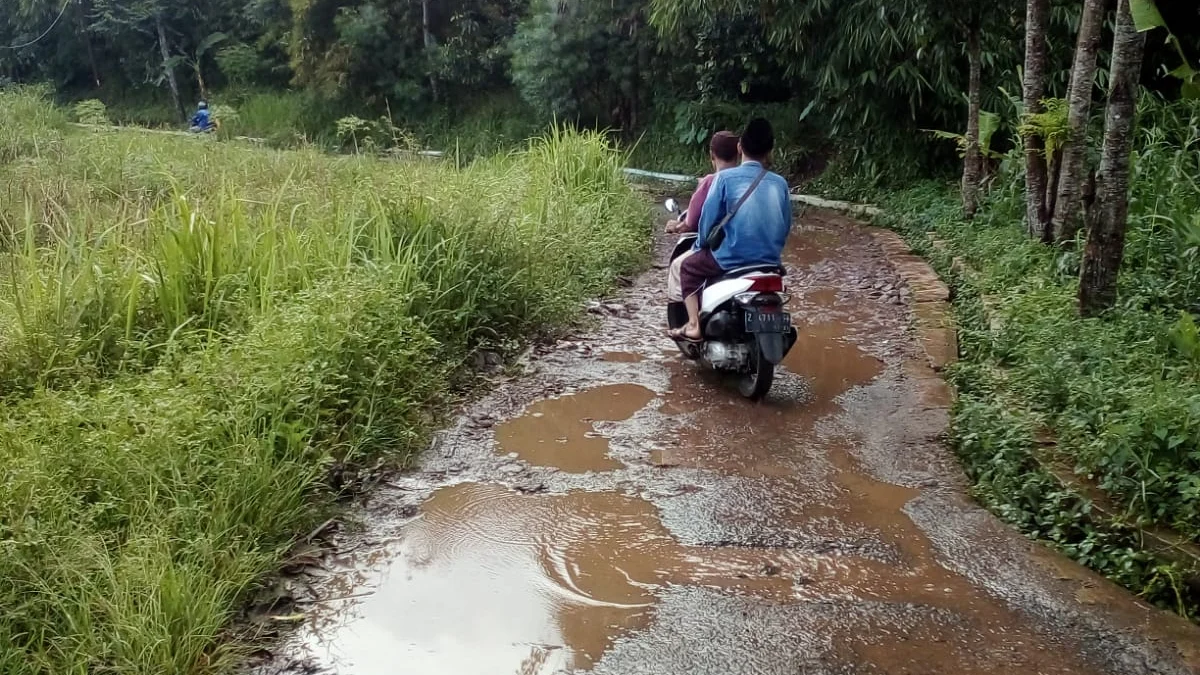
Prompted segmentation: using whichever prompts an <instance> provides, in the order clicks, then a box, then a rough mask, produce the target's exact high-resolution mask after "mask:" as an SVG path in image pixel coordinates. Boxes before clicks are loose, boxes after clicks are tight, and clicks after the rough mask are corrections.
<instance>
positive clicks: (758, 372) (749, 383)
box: [738, 342, 775, 401]
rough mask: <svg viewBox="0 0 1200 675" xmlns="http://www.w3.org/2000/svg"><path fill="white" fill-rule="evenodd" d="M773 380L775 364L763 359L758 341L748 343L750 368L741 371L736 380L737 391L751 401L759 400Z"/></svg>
mask: <svg viewBox="0 0 1200 675" xmlns="http://www.w3.org/2000/svg"><path fill="white" fill-rule="evenodd" d="M774 382H775V364H773V363H771V362H770V361H768V360H766V359H764V358H763V357H762V353H761V352H760V351H759V348H758V343H757V342H755V343H752V344H751V345H750V370H749V371H748V372H746V373H742V376H741V379H740V380H739V381H738V392H739V393H741V395H742V396H745V397H746V398H748V399H750V400H751V401H761V400H762V399H764V398H766V396H767V392H768V391H770V390H771V385H772V384H773V383H774Z"/></svg>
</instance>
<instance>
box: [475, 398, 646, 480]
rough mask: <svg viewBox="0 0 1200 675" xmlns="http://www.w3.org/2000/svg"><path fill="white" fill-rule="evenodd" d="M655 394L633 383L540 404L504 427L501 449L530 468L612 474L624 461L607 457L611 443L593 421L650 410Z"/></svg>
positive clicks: (623, 417) (499, 434) (498, 436)
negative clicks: (533, 466)
mask: <svg viewBox="0 0 1200 675" xmlns="http://www.w3.org/2000/svg"><path fill="white" fill-rule="evenodd" d="M653 397H654V392H652V391H650V390H649V389H647V388H645V387H639V386H637V385H630V384H612V385H606V386H603V387H598V388H596V389H590V390H587V391H585V392H582V393H579V394H572V395H568V396H562V397H559V398H553V399H549V400H546V401H539V402H537V403H535V404H533V405H532V406H530V409H529V410H528V411H527V412H526V413H525V414H524V415H522V416H521V417H518V418H516V419H514V420H511V421H509V422H505V423H504V424H502V425H500V427H499V428H498V429H497V430H496V440H497V441H499V443H500V451H501V452H503V453H511V455H515V457H519V458H521V459H523V460H525V461H527V462H529V463H530V464H536V465H538V466H549V467H556V468H558V469H561V470H563V471H570V472H573V473H582V472H585V471H610V470H612V469H619V468H620V467H621V464H620V462H617V461H616V460H614V459H612V458H610V457H609V456H608V440H607V439H606V438H605V437H604V436H603V435H602V434H601V433H600V432H599V431H597V429H596V428H595V424H594V422H596V421H601V422H605V421H607V422H620V421H623V420H627V419H629V417H630V416H632V415H633V414H634V413H635V412H637V411H638V410H640V409H642V408H643V407H645V405H646V403H648V402H649V401H650V399H652V398H653Z"/></svg>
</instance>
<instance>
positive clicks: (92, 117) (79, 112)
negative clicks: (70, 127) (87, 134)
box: [73, 98, 110, 126]
mask: <svg viewBox="0 0 1200 675" xmlns="http://www.w3.org/2000/svg"><path fill="white" fill-rule="evenodd" d="M73 110H74V112H75V121H77V122H79V123H80V124H93V125H96V126H108V125H109V124H110V122H109V121H108V107H107V106H105V105H104V102H103V101H100V100H97V99H94V98H89V99H87V100H86V101H80V102H79V103H76V104H75V106H74V108H73Z"/></svg>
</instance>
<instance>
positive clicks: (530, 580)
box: [310, 484, 792, 675]
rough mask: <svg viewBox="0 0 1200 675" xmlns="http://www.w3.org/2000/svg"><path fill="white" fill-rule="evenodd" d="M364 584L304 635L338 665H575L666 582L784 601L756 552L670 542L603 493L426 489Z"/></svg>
mask: <svg viewBox="0 0 1200 675" xmlns="http://www.w3.org/2000/svg"><path fill="white" fill-rule="evenodd" d="M396 553H397V555H395V556H394V557H393V558H392V561H391V562H390V564H389V567H388V568H387V569H386V570H385V571H384V572H383V574H382V578H381V583H380V585H379V587H378V588H377V590H376V591H375V593H374V594H373V595H372V596H370V598H369V599H368V600H366V601H364V602H363V604H361V605H360V606H359V607H358V611H357V612H356V613H355V615H354V616H352V617H351V618H350V619H349V620H348V621H346V622H345V623H343V624H342V625H340V626H338V627H337V628H336V629H335V630H334V631H332V632H331V633H326V634H323V635H322V638H321V640H320V642H319V643H318V642H316V641H312V642H311V643H310V648H312V650H313V651H314V652H315V653H320V652H324V655H325V657H326V658H327V659H328V660H329V661H331V662H333V663H336V664H337V666H338V668H339V672H342V673H346V674H351V673H353V674H355V675H376V674H379V675H382V674H384V673H388V674H389V675H390V674H391V673H395V672H398V671H397V666H398V665H402V668H401V671H402V672H411V673H421V674H422V675H442V674H444V675H472V674H475V673H478V674H479V675H485V674H486V675H491V674H493V673H504V672H508V673H512V672H517V673H521V674H523V675H548V674H549V673H557V672H561V671H562V670H564V669H573V668H578V669H588V668H590V667H591V666H592V665H593V664H594V663H595V662H596V661H597V660H598V659H599V658H600V656H601V655H602V654H603V653H604V651H605V650H607V649H608V648H609V646H611V644H612V641H613V640H614V639H615V638H616V637H617V636H619V635H621V634H623V633H626V632H628V631H630V630H632V629H635V628H637V627H639V626H644V625H646V624H647V622H648V621H649V620H650V617H651V616H652V611H653V606H654V602H655V595H654V591H655V590H656V589H658V588H660V587H662V586H664V585H668V584H688V585H701V586H710V587H714V588H722V589H727V590H732V591H735V592H745V593H753V594H754V595H756V596H761V597H766V598H771V599H778V600H781V601H782V600H788V599H790V598H791V597H792V581H791V579H790V577H788V576H786V575H784V574H781V573H780V570H782V569H783V567H782V563H775V562H772V559H771V556H770V555H769V554H768V553H763V552H754V551H743V550H740V549H720V548H716V549H707V548H689V547H684V546H681V545H679V544H678V543H677V542H676V541H675V540H674V538H672V537H671V535H670V533H669V532H668V531H667V530H666V528H665V527H664V526H663V525H662V523H661V522H660V521H659V518H658V512H657V510H656V509H655V508H654V507H653V506H652V505H651V504H650V503H649V502H646V501H644V500H641V499H637V498H633V497H628V496H625V495H621V494H617V493H612V492H574V493H570V494H566V495H521V494H517V493H514V492H510V491H508V490H506V489H504V488H502V487H499V486H492V485H479V484H462V485H457V486H453V487H449V488H444V489H442V490H439V491H437V492H436V493H435V494H434V496H433V497H432V498H431V499H429V501H427V502H426V503H425V504H424V505H423V506H422V509H421V516H420V517H419V518H417V519H416V520H414V521H413V522H412V523H410V524H409V525H407V526H406V527H405V528H404V530H403V532H402V533H401V535H400V544H399V551H397V552H396Z"/></svg>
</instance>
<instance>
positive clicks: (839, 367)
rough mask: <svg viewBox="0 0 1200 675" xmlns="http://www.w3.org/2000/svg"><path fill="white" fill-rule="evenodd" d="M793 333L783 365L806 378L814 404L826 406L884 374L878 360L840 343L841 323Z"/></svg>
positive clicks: (820, 325) (843, 334)
mask: <svg viewBox="0 0 1200 675" xmlns="http://www.w3.org/2000/svg"><path fill="white" fill-rule="evenodd" d="M796 330H797V333H798V335H797V338H796V344H795V346H794V347H792V350H791V351H790V352H788V354H787V356H786V357H784V359H783V365H784V367H785V368H787V369H788V370H790V371H792V372H793V373H796V374H798V375H803V376H804V377H806V378H808V381H809V383H810V384H811V385H812V393H813V402H814V403H817V404H824V403H829V402H831V401H833V400H834V399H835V398H837V397H838V396H839V395H841V394H842V393H843V392H845V391H847V390H849V389H851V388H853V387H855V386H858V385H861V384H866V383H868V382H870V381H871V380H873V379H875V378H876V377H878V376H879V374H880V373H881V372H883V364H882V363H881V362H880V361H879V359H877V358H875V357H874V356H871V355H870V354H867V353H866V352H864V351H863V350H861V349H859V348H858V347H857V346H855V345H853V344H850V343H849V342H846V341H844V340H842V339H841V338H842V337H843V336H845V334H846V325H845V324H844V323H841V322H838V321H830V322H827V323H818V324H812V325H807V326H799V327H798V328H797V329H796Z"/></svg>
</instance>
